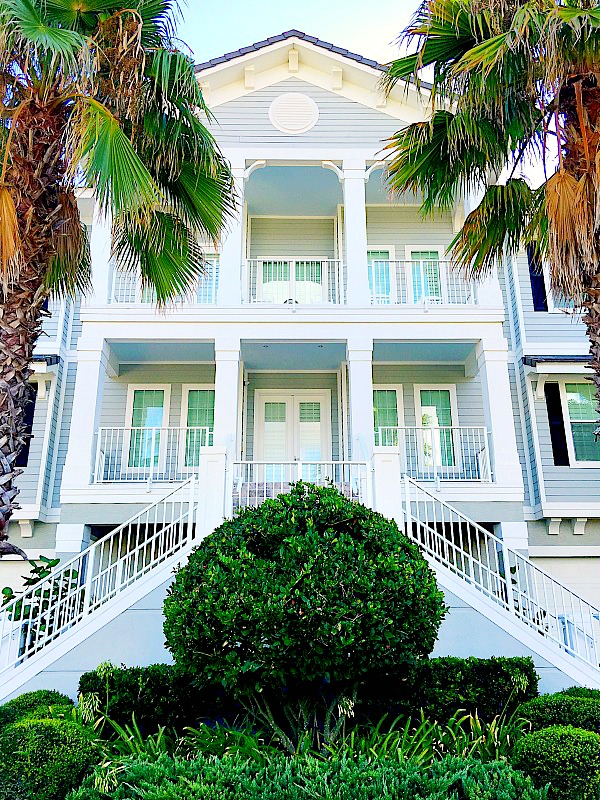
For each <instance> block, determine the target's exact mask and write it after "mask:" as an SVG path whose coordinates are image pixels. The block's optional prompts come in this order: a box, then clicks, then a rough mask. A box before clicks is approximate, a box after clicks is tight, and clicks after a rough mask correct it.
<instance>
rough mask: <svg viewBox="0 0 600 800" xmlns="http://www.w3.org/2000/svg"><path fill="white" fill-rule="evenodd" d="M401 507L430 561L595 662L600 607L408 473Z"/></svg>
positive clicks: (570, 650) (599, 646) (410, 533)
mask: <svg viewBox="0 0 600 800" xmlns="http://www.w3.org/2000/svg"><path fill="white" fill-rule="evenodd" d="M403 507H404V514H405V522H406V532H407V534H408V536H409V537H410V538H411V539H413V540H414V541H416V542H417V543H418V544H419V545H420V546H421V548H422V549H423V550H424V551H425V553H426V555H427V556H428V557H429V559H430V560H431V561H434V562H437V563H438V564H440V565H442V566H443V567H445V568H446V569H448V570H449V571H450V572H452V573H454V574H455V575H458V576H459V577H460V578H462V579H463V580H465V581H466V582H467V583H469V584H470V585H471V586H473V587H475V588H476V589H478V590H479V591H480V592H482V593H483V594H484V595H486V597H488V598H490V599H491V600H493V601H494V602H495V603H497V604H498V605H499V606H501V607H502V608H504V609H505V610H506V611H507V612H508V613H510V614H512V615H513V616H514V617H515V618H516V619H518V620H520V621H521V622H522V623H523V624H525V625H527V626H528V627H529V628H532V629H533V630H535V631H536V632H537V633H539V634H540V635H541V636H543V637H544V638H545V639H546V640H549V641H551V642H553V643H554V644H555V645H557V646H558V647H559V648H560V649H561V650H563V651H566V652H567V653H570V654H571V655H572V656H574V657H576V658H580V659H581V660H582V661H585V662H586V663H587V664H590V665H591V666H593V667H595V668H596V669H597V668H598V666H599V660H600V659H599V656H600V609H598V608H596V607H595V606H593V605H592V604H591V603H588V601H587V600H584V599H583V598H582V597H580V596H579V595H578V594H576V593H575V592H573V591H571V589H569V588H568V587H567V586H565V585H564V584H563V583H561V582H560V581H558V580H557V579H556V578H554V577H553V576H552V575H550V574H549V573H548V572H546V571H545V570H543V569H541V568H540V567H538V566H537V565H536V564H534V563H533V562H532V561H530V560H529V559H528V558H527V557H526V556H524V555H522V554H521V553H519V552H518V550H514V549H513V548H511V547H509V546H508V545H507V544H506V543H505V542H504V541H502V539H499V538H498V537H497V536H495V535H494V534H493V533H491V532H490V531H487V530H486V529H485V528H483V527H482V526H481V525H478V524H477V523H476V522H474V521H473V520H471V519H469V518H468V517H467V516H465V515H464V514H462V513H461V512H460V511H458V510H457V509H455V508H454V507H453V506H451V505H449V504H448V503H446V502H445V501H443V500H440V498H439V497H437V496H436V495H434V494H432V493H431V492H428V491H427V490H426V489H424V488H423V487H422V486H420V485H419V484H418V483H416V482H415V481H413V480H412V479H411V478H410V477H409V476H408V475H405V476H404V497H403Z"/></svg>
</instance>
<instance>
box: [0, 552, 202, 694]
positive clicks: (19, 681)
mask: <svg viewBox="0 0 600 800" xmlns="http://www.w3.org/2000/svg"><path fill="white" fill-rule="evenodd" d="M200 540H201V537H199V538H197V539H195V540H193V541H192V542H190V543H189V544H187V545H186V546H185V547H183V548H182V549H181V550H179V551H178V552H177V553H174V554H173V555H172V556H170V557H169V558H167V559H165V561H164V562H163V563H162V564H161V565H160V566H158V567H155V568H154V569H152V570H149V571H148V573H147V574H146V575H144V576H143V577H141V578H138V579H137V580H136V581H135V582H134V583H132V584H131V585H130V586H128V587H127V589H125V590H123V591H121V592H120V593H119V594H117V595H115V596H114V597H112V598H111V599H110V600H108V601H107V602H106V603H105V605H104V606H103V607H101V608H100V609H97V610H96V611H95V612H94V613H93V614H91V615H90V616H89V617H87V618H86V619H85V620H83V621H81V622H79V623H78V624H77V625H74V626H73V628H72V630H68V631H66V632H64V633H62V634H61V635H60V636H59V637H58V638H57V639H56V640H55V641H54V642H50V643H49V644H47V645H45V646H44V647H43V649H42V650H40V651H39V652H38V653H36V654H35V655H33V656H30V657H29V658H27V659H26V660H25V661H23V662H22V663H21V664H19V665H18V666H16V667H15V669H14V672H13V673H12V675H11V673H10V672H8V673H7V674H6V676H5V680H4V683H3V684H2V686H0V703H3V702H5V701H6V700H8V699H10V697H11V696H12V695H14V694H15V693H17V692H18V691H19V690H20V689H21V688H22V687H23V686H25V684H26V683H28V682H29V681H31V680H32V679H33V678H35V677H36V676H37V675H39V674H40V673H41V672H44V670H47V669H48V668H49V667H51V666H52V665H53V664H54V663H55V662H56V661H58V660H59V659H60V658H62V657H63V656H65V655H67V654H68V653H69V652H71V651H72V650H73V649H74V648H75V647H77V646H78V645H79V644H81V643H82V642H84V641H85V640H86V639H88V638H89V637H90V636H93V634H95V633H97V632H98V631H99V630H100V629H101V628H103V627H104V626H106V625H108V624H109V623H110V622H112V621H113V620H114V619H116V618H117V617H118V616H119V615H120V614H122V613H123V612H125V611H127V610H128V609H129V608H131V607H132V606H134V605H135V604H136V603H138V602H139V601H140V600H143V598H144V597H146V596H147V595H149V594H150V593H151V592H153V591H154V590H155V589H158V588H159V587H160V586H161V585H162V584H163V583H165V582H167V581H169V580H170V579H172V577H173V571H174V570H175V568H176V567H178V566H180V565H182V564H184V563H185V562H186V561H187V559H188V556H189V554H190V553H191V551H192V550H193V549H194V548H195V547H197V546H198V544H199V542H200Z"/></svg>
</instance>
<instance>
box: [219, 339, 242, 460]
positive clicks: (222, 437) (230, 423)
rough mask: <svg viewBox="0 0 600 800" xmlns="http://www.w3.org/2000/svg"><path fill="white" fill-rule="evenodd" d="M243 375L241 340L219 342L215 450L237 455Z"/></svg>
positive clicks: (220, 340)
mask: <svg viewBox="0 0 600 800" xmlns="http://www.w3.org/2000/svg"><path fill="white" fill-rule="evenodd" d="M239 375H240V340H239V338H236V337H230V338H229V337H227V338H225V337H223V338H217V339H216V340H215V422H214V434H213V442H214V446H215V447H225V448H227V450H228V452H230V453H231V454H232V455H233V454H235V453H236V449H237V447H236V445H237V430H238V409H239V403H238V399H239Z"/></svg>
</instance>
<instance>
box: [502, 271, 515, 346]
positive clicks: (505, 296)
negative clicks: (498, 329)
mask: <svg viewBox="0 0 600 800" xmlns="http://www.w3.org/2000/svg"><path fill="white" fill-rule="evenodd" d="M498 283H499V284H500V291H501V292H502V306H503V308H504V319H503V320H502V332H503V334H504V337H505V339H506V340H507V342H509V343H510V345H511V347H514V346H515V343H514V342H513V341H512V338H511V331H510V323H509V319H508V305H509V303H510V292H509V285H508V280H507V275H506V269H505V267H504V266H503V265H500V267H499V268H498Z"/></svg>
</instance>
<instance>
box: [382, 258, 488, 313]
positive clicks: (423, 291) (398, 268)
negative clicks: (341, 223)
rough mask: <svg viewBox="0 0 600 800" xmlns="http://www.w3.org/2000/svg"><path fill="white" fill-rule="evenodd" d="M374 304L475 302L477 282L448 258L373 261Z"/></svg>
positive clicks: (460, 303) (454, 303)
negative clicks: (464, 274)
mask: <svg viewBox="0 0 600 800" xmlns="http://www.w3.org/2000/svg"><path fill="white" fill-rule="evenodd" d="M368 271H369V287H370V289H371V302H372V304H373V305H411V306H415V305H434V306H436V305H474V304H475V303H476V302H477V294H476V291H475V284H474V282H472V281H468V280H465V278H464V277H463V276H462V275H461V274H460V272H458V271H457V270H456V269H454V268H453V267H452V266H451V264H450V262H448V261H434V260H432V261H414V260H413V261H388V260H380V259H377V260H369V265H368Z"/></svg>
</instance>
